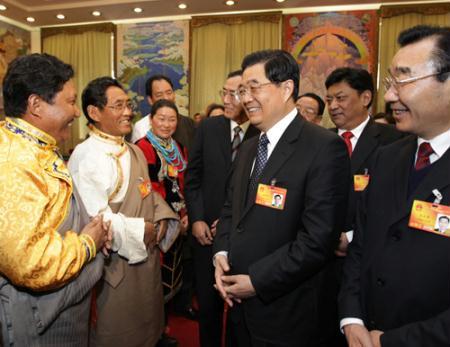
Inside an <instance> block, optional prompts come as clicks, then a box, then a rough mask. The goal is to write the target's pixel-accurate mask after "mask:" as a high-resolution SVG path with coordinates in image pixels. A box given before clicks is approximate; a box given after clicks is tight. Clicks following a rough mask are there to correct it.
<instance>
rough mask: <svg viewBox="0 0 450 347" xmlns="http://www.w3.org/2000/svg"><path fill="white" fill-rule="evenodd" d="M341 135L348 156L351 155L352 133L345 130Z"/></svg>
mask: <svg viewBox="0 0 450 347" xmlns="http://www.w3.org/2000/svg"><path fill="white" fill-rule="evenodd" d="M341 136H342V138H343V139H344V142H345V145H346V146H347V151H348V155H349V157H351V156H352V152H353V146H352V142H351V141H350V139H351V138H352V137H353V133H352V132H351V131H346V132H343V133H342V135H341Z"/></svg>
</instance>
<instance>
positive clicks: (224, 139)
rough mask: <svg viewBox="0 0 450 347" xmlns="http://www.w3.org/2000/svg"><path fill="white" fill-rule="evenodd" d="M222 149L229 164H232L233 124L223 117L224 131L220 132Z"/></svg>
mask: <svg viewBox="0 0 450 347" xmlns="http://www.w3.org/2000/svg"><path fill="white" fill-rule="evenodd" d="M219 133H220V135H218V136H219V140H218V141H219V143H220V149H221V151H222V153H223V155H224V157H225V160H226V161H227V162H230V163H231V137H230V136H231V135H230V134H231V124H230V120H229V119H227V118H225V117H223V116H222V131H219Z"/></svg>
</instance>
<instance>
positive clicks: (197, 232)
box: [192, 220, 213, 246]
mask: <svg viewBox="0 0 450 347" xmlns="http://www.w3.org/2000/svg"><path fill="white" fill-rule="evenodd" d="M192 235H194V237H195V238H196V239H197V241H198V243H200V244H201V245H202V246H207V245H212V241H213V235H212V233H211V230H210V229H209V226H208V224H206V223H205V222H204V221H201V220H199V221H196V222H194V224H192Z"/></svg>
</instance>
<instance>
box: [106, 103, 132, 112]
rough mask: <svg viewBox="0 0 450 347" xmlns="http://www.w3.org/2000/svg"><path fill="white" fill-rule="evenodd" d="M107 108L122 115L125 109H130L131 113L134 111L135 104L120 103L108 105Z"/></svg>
mask: <svg viewBox="0 0 450 347" xmlns="http://www.w3.org/2000/svg"><path fill="white" fill-rule="evenodd" d="M105 107H108V108H110V109H111V110H114V111H116V112H117V113H122V112H123V111H125V109H127V108H128V109H129V110H130V111H131V112H133V111H134V104H133V103H132V102H131V101H128V102H120V103H117V104H115V105H106V106H105Z"/></svg>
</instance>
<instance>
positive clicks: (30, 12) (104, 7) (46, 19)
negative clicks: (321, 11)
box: [0, 0, 436, 27]
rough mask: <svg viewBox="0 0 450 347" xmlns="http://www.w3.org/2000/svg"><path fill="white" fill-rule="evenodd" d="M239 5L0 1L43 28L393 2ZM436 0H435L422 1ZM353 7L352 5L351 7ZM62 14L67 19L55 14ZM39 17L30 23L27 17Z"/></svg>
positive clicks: (218, 1)
mask: <svg viewBox="0 0 450 347" xmlns="http://www.w3.org/2000/svg"><path fill="white" fill-rule="evenodd" d="M235 1H236V5H234V6H227V5H225V0H78V1H72V0H0V4H3V5H5V6H7V10H6V11H1V12H0V15H2V16H4V17H7V18H10V19H12V20H15V21H17V22H19V23H22V24H26V25H28V26H34V27H41V26H50V25H61V24H70V23H83V22H94V21H118V20H127V19H129V20H139V19H143V18H153V17H171V16H180V15H202V14H207V13H227V12H237V11H264V10H266V11H267V10H275V11H281V10H287V9H292V8H299V9H300V10H301V9H302V8H304V7H322V6H338V5H355V6H361V5H366V4H386V3H392V2H393V0H391V1H385V0H378V1H377V0H285V1H284V2H283V3H278V2H276V1H275V0H235ZM395 1H396V3H398V4H402V3H411V0H395ZM182 2H183V3H186V4H187V6H188V7H187V9H185V10H180V9H179V8H178V4H180V3H182ZM421 2H422V3H423V2H436V1H435V0H428V1H427V0H422V1H421ZM135 7H141V8H142V9H143V11H142V13H135V12H133V8H135ZM350 9H351V8H350ZM94 10H97V11H100V12H101V13H102V15H101V16H100V17H94V16H92V14H91V13H92V11H94ZM59 13H62V14H64V15H65V17H66V18H65V19H64V20H59V19H57V18H56V15H57V14H59ZM28 16H32V17H34V18H35V19H36V21H35V22H34V23H28V22H27V21H26V17H28Z"/></svg>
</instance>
